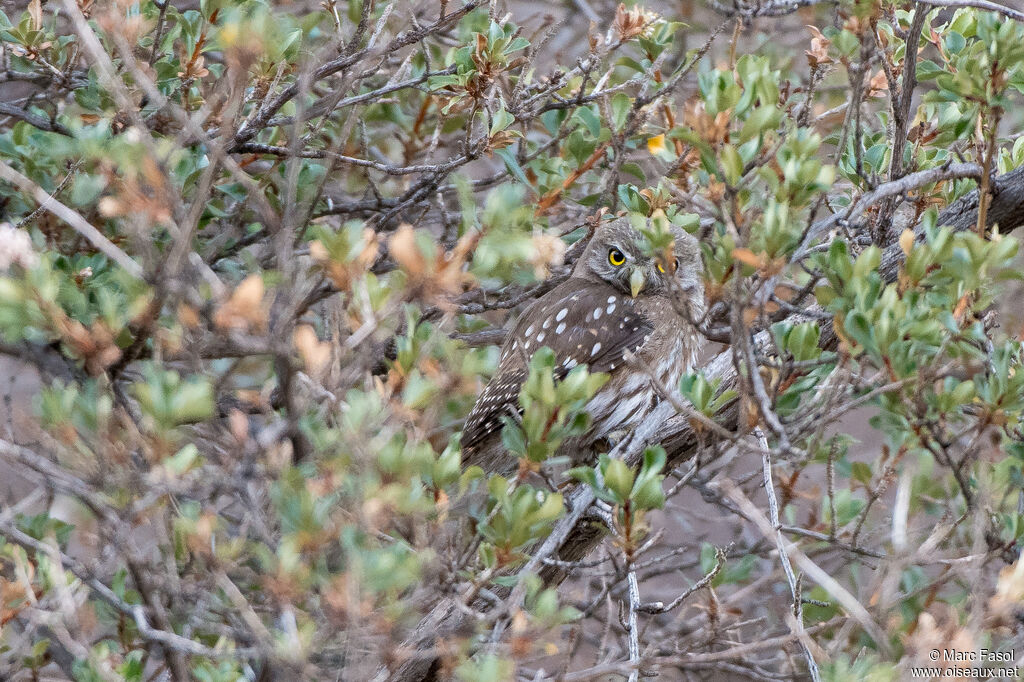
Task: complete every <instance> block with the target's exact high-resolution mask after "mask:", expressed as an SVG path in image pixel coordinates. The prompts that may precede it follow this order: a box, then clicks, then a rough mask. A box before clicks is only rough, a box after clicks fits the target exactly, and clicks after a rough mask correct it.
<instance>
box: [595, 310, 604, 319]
mask: <svg viewBox="0 0 1024 682" xmlns="http://www.w3.org/2000/svg"><path fill="white" fill-rule="evenodd" d="M601 312H602V311H601V309H600V308H594V319H595V320H600V319H601Z"/></svg>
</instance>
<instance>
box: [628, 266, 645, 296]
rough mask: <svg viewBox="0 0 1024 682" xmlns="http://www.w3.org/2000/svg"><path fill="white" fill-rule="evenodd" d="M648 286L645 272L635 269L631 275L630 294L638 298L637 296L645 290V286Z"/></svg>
mask: <svg viewBox="0 0 1024 682" xmlns="http://www.w3.org/2000/svg"><path fill="white" fill-rule="evenodd" d="M646 284H647V277H645V276H644V271H643V270H642V269H640V268H633V272H631V273H630V274H629V292H630V293H631V294H632V295H633V298H636V296H637V294H639V293H640V292H641V291H643V290H644V286H645V285H646Z"/></svg>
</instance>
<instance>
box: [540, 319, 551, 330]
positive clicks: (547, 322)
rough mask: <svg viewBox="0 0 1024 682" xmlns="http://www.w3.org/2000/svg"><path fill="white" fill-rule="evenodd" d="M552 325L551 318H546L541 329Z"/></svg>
mask: <svg viewBox="0 0 1024 682" xmlns="http://www.w3.org/2000/svg"><path fill="white" fill-rule="evenodd" d="M550 326H551V318H550V317H549V318H547V319H546V320H544V324H543V325H541V329H547V328H548V327H550Z"/></svg>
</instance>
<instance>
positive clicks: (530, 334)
mask: <svg viewBox="0 0 1024 682" xmlns="http://www.w3.org/2000/svg"><path fill="white" fill-rule="evenodd" d="M524 336H533V325H532V324H531V325H530V326H529V327H527V328H526V334H524Z"/></svg>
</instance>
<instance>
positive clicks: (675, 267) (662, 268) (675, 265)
mask: <svg viewBox="0 0 1024 682" xmlns="http://www.w3.org/2000/svg"><path fill="white" fill-rule="evenodd" d="M655 265H657V266H658V272H660V273H662V274H664V272H665V266H664V265H662V264H661V261H658V262H657V263H655ZM678 269H679V259H678V258H676V259H675V260H674V261H672V272H675V271H676V270H678Z"/></svg>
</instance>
